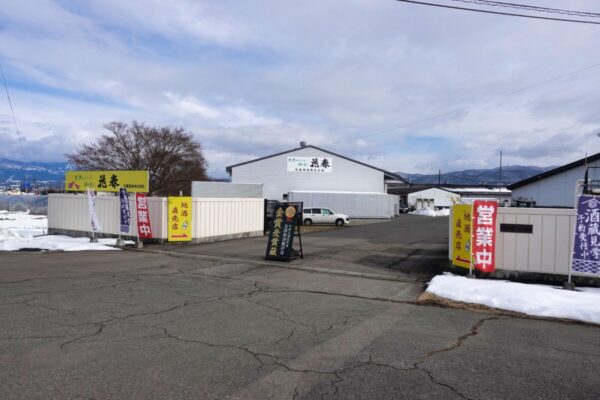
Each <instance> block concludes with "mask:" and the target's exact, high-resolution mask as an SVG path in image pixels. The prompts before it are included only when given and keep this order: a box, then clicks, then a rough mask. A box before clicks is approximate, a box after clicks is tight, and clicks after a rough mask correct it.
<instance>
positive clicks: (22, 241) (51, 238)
mask: <svg viewBox="0 0 600 400" xmlns="http://www.w3.org/2000/svg"><path fill="white" fill-rule="evenodd" d="M47 232H48V217H47V216H45V215H30V214H29V211H23V212H11V211H5V210H0V251H15V250H24V249H40V250H62V251H82V250H118V249H117V248H114V247H110V246H115V245H116V241H117V240H116V239H98V243H90V239H89V238H87V237H78V238H74V237H70V236H63V235H46V233H47ZM125 243H126V244H133V242H132V241H126V242H125Z"/></svg>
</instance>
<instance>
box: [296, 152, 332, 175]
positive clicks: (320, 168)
mask: <svg viewBox="0 0 600 400" xmlns="http://www.w3.org/2000/svg"><path fill="white" fill-rule="evenodd" d="M287 171H288V172H325V173H330V172H332V171H333V161H332V159H331V157H293V156H290V157H288V158H287Z"/></svg>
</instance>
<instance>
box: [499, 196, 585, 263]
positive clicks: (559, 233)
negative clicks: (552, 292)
mask: <svg viewBox="0 0 600 400" xmlns="http://www.w3.org/2000/svg"><path fill="white" fill-rule="evenodd" d="M576 219H577V215H576V211H575V210H574V209H561V208H510V207H500V208H498V221H497V224H496V225H497V226H496V228H497V232H498V236H497V239H496V262H497V268H498V269H502V270H507V271H519V272H535V273H543V274H560V275H567V274H568V273H569V265H570V257H571V253H572V251H573V239H574V232H575V222H576ZM500 224H527V225H532V228H533V233H511V232H501V230H500ZM574 275H576V274H574Z"/></svg>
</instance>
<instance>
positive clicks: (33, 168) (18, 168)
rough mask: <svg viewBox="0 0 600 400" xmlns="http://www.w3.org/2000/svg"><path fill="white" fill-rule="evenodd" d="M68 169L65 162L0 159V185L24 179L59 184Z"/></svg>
mask: <svg viewBox="0 0 600 400" xmlns="http://www.w3.org/2000/svg"><path fill="white" fill-rule="evenodd" d="M68 169H69V164H68V163H66V162H22V161H15V160H8V159H6V158H0V185H2V184H9V183H10V182H12V181H22V180H25V179H28V180H36V181H51V182H60V181H61V180H64V178H65V171H66V170H68Z"/></svg>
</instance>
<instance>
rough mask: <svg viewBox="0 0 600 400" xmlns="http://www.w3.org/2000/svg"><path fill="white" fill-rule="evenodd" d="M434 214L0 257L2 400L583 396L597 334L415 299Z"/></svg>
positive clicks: (433, 263)
mask: <svg viewBox="0 0 600 400" xmlns="http://www.w3.org/2000/svg"><path fill="white" fill-rule="evenodd" d="M447 234H448V233H447V219H444V218H439V219H435V218H425V217H416V216H402V217H401V218H398V219H396V220H393V221H389V222H383V223H376V224H368V225H361V226H354V227H344V228H339V229H334V230H328V231H323V232H319V233H314V234H310V235H306V236H305V237H303V239H304V248H305V259H304V260H296V261H293V262H292V263H290V264H287V263H281V264H278V263H266V262H264V261H263V260H262V256H263V254H264V251H265V238H253V239H244V240H236V241H230V242H221V243H213V244H203V245H184V246H168V245H164V246H148V247H147V248H146V249H145V250H144V251H112V252H74V253H29V252H12V253H3V254H1V257H2V262H1V263H0V288H1V291H0V338H1V339H0V346H1V348H0V382H2V384H1V385H0V398H2V399H41V398H44V399H46V398H57V399H105V398H113V399H167V398H169V399H170V398H174V399H175V398H176V399H336V398H337V399H398V398H402V399H439V398H444V399H522V398H537V399H595V398H598V394H600V381H599V380H598V379H597V376H596V375H597V373H596V371H597V370H598V368H599V367H600V353H599V352H598V348H600V330H599V328H598V327H596V326H590V325H583V324H573V323H565V322H552V321H543V320H534V319H526V318H520V317H514V316H505V315H494V314H486V313H477V312H473V311H467V310H458V309H446V308H439V307H429V306H423V305H419V304H417V302H416V299H417V298H418V296H419V294H420V293H421V290H422V287H423V284H424V282H425V281H426V279H427V277H428V276H430V275H431V274H432V273H435V272H436V271H438V270H440V268H441V267H442V266H443V263H444V255H445V252H446V248H447Z"/></svg>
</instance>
